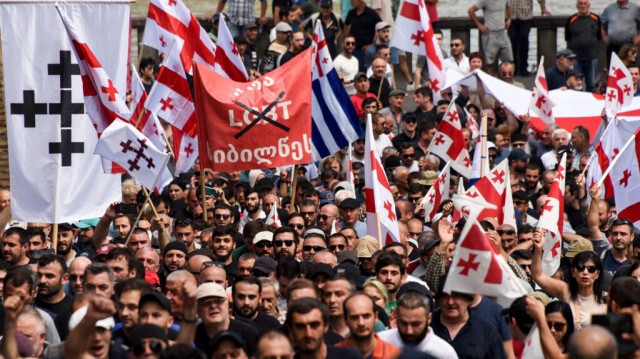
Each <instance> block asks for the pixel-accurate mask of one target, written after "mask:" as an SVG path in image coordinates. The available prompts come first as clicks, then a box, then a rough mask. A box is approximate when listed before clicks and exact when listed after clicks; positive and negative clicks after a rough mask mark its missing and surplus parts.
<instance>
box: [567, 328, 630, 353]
mask: <svg viewBox="0 0 640 359" xmlns="http://www.w3.org/2000/svg"><path fill="white" fill-rule="evenodd" d="M568 349H569V359H615V358H617V357H618V347H617V344H616V338H614V337H613V335H611V333H610V332H609V331H608V330H606V329H604V328H603V327H601V326H598V325H592V326H590V327H586V328H584V329H582V330H580V331H578V332H575V333H574V334H573V336H572V337H571V340H570V341H569V347H568Z"/></svg>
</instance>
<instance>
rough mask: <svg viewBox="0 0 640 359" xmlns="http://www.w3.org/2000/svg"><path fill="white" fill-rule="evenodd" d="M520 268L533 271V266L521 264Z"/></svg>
mask: <svg viewBox="0 0 640 359" xmlns="http://www.w3.org/2000/svg"><path fill="white" fill-rule="evenodd" d="M520 268H522V269H527V268H529V269H531V264H520Z"/></svg>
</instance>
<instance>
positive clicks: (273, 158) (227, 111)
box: [194, 48, 312, 171]
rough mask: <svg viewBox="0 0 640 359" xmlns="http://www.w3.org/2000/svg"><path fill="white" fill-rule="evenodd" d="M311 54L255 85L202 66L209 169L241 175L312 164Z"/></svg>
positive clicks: (198, 93)
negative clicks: (274, 168) (256, 169)
mask: <svg viewBox="0 0 640 359" xmlns="http://www.w3.org/2000/svg"><path fill="white" fill-rule="evenodd" d="M311 50H312V49H311V48H310V49H307V50H305V51H304V52H302V53H300V54H298V55H297V56H296V57H295V58H293V59H292V60H290V61H289V62H287V63H286V64H284V65H282V66H281V67H279V68H277V69H276V70H274V71H272V72H269V73H268V74H266V75H264V76H262V77H260V78H258V79H256V80H255V81H253V82H235V81H232V80H230V79H227V78H225V77H223V76H221V75H219V74H217V73H215V72H214V71H212V70H210V69H209V68H207V67H206V66H204V65H201V64H198V63H196V65H195V71H194V92H195V97H196V101H195V102H196V116H197V118H198V131H199V139H200V140H199V148H200V163H201V164H202V165H203V166H205V167H206V168H211V169H213V170H214V171H239V170H248V169H254V168H273V167H279V166H286V165H292V164H305V163H310V162H311V55H312V52H311Z"/></svg>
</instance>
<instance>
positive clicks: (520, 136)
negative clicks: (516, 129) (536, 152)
mask: <svg viewBox="0 0 640 359" xmlns="http://www.w3.org/2000/svg"><path fill="white" fill-rule="evenodd" d="M527 141H528V138H527V135H525V134H524V133H514V134H513V135H511V143H514V142H527Z"/></svg>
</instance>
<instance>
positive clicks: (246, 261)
mask: <svg viewBox="0 0 640 359" xmlns="http://www.w3.org/2000/svg"><path fill="white" fill-rule="evenodd" d="M257 258H258V256H257V255H256V254H255V253H245V254H243V255H241V256H240V257H239V258H238V276H243V275H250V274H251V272H252V271H253V266H254V265H255V263H256V259H257Z"/></svg>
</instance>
